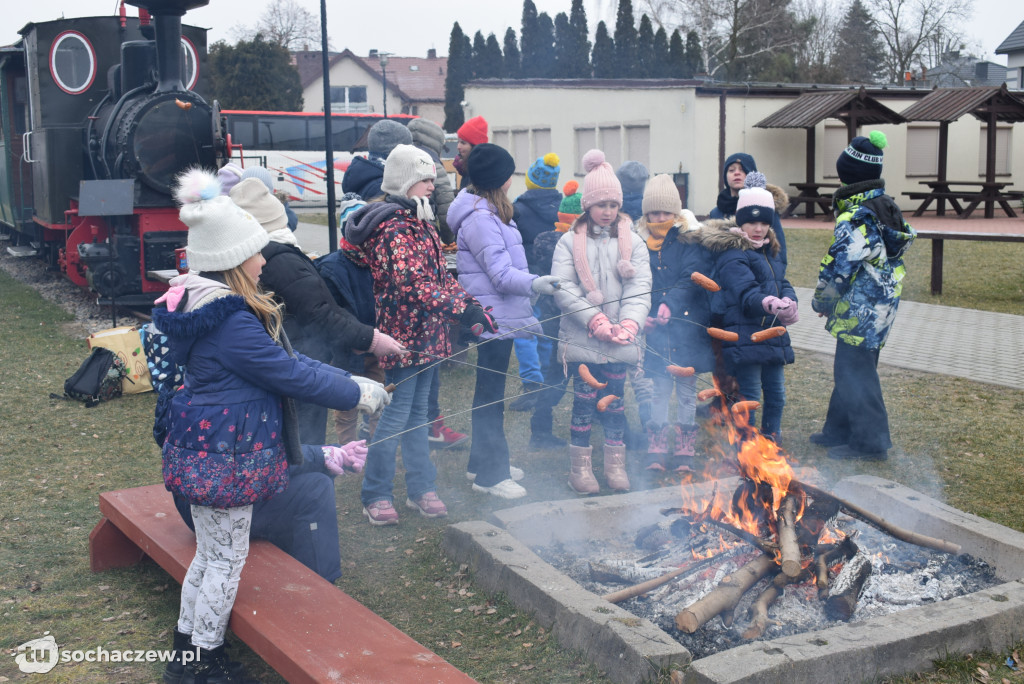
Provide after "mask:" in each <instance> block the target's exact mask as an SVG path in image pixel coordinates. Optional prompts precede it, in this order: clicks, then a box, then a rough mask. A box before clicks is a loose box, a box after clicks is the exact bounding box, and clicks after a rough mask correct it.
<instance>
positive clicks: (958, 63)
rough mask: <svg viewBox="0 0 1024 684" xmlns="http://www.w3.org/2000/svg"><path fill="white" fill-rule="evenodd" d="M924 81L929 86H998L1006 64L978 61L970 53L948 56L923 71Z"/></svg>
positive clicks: (1001, 80) (1003, 76)
mask: <svg viewBox="0 0 1024 684" xmlns="http://www.w3.org/2000/svg"><path fill="white" fill-rule="evenodd" d="M924 81H925V83H926V84H927V85H929V86H938V87H940V88H960V87H963V86H993V87H998V86H999V85H1001V84H1002V83H1003V82H1004V81H1006V66H1005V65H1003V64H996V63H995V62H988V61H980V60H978V59H977V58H975V57H972V56H970V55H964V56H962V57H961V56H958V55H957V56H952V55H951V56H949V57H948V58H947V59H946V60H945V61H943V62H942V64H938V65H936V66H933V67H932V68H931V69H928V70H927V71H926V72H925V78H924Z"/></svg>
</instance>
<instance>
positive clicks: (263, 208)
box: [228, 176, 288, 233]
mask: <svg viewBox="0 0 1024 684" xmlns="http://www.w3.org/2000/svg"><path fill="white" fill-rule="evenodd" d="M228 196H229V197H231V201H232V202H234V203H235V204H237V205H238V206H239V207H241V208H242V209H244V210H246V211H247V212H249V213H250V214H252V215H253V218H255V219H256V220H257V221H259V222H260V225H261V226H263V228H264V229H265V230H266V231H267V232H268V233H273V232H274V231H275V230H281V229H282V228H287V227H288V216H287V214H286V213H285V210H284V205H283V204H281V202H280V200H278V199H277V198H276V197H274V195H273V194H272V193H271V192H270V190H267V186H266V185H264V183H263V181H262V180H261V179H260V178H257V177H255V176H254V177H251V178H243V179H242V181H241V182H239V184H238V185H236V186H235V187H233V188H231V192H230V193H228Z"/></svg>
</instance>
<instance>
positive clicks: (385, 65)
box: [377, 52, 391, 119]
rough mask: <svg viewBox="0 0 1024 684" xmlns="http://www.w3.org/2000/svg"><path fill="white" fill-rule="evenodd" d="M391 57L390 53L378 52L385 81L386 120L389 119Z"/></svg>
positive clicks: (381, 72)
mask: <svg viewBox="0 0 1024 684" xmlns="http://www.w3.org/2000/svg"><path fill="white" fill-rule="evenodd" d="M390 55H391V53H390V52H378V53H377V57H378V58H379V59H380V74H381V77H382V78H383V80H384V118H385V119H386V118H388V57H389V56H390Z"/></svg>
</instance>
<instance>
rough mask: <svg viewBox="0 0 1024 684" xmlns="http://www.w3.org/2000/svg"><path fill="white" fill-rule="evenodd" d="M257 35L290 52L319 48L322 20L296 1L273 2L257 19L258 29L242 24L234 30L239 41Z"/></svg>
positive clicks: (232, 34) (274, 0)
mask: <svg viewBox="0 0 1024 684" xmlns="http://www.w3.org/2000/svg"><path fill="white" fill-rule="evenodd" d="M257 34H259V35H262V36H263V39H264V40H266V41H267V42H268V43H274V44H275V45H280V46H281V47H283V48H285V49H287V50H299V49H301V48H303V47H305V46H313V47H316V48H318V47H319V45H320V20H319V19H318V18H317V17H315V16H313V14H312V13H311V12H310V11H309V10H307V9H306V8H305V7H303V6H302V5H300V4H299V3H298V2H296V0H273V2H271V3H270V5H268V6H267V9H266V10H264V12H263V14H261V15H260V17H259V19H257V21H256V26H255V28H250V27H248V26H245V25H239V26H235V27H233V28H232V29H231V36H232V37H233V38H234V39H235V40H252V38H253V37H254V36H256V35H257Z"/></svg>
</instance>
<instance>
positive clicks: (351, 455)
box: [323, 439, 368, 475]
mask: <svg viewBox="0 0 1024 684" xmlns="http://www.w3.org/2000/svg"><path fill="white" fill-rule="evenodd" d="M367 451H368V449H367V448H366V440H365V439H360V440H359V441H356V442H349V443H348V444H346V445H345V446H334V445H331V444H327V445H324V447H323V452H324V465H325V466H327V470H329V471H330V472H331V474H333V475H344V474H345V471H346V470H351V471H353V472H356V473H360V472H362V471H363V465H365V464H366V453H367Z"/></svg>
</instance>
